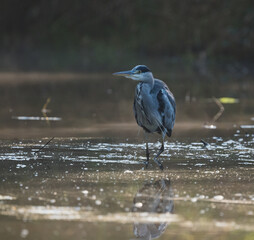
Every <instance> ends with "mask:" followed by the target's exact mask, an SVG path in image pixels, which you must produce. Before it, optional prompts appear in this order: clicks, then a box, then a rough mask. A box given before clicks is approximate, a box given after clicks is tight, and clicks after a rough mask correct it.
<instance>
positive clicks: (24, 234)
mask: <svg viewBox="0 0 254 240" xmlns="http://www.w3.org/2000/svg"><path fill="white" fill-rule="evenodd" d="M28 234H29V231H28V230H27V229H22V230H21V233H20V237H22V238H26V237H27V235H28Z"/></svg>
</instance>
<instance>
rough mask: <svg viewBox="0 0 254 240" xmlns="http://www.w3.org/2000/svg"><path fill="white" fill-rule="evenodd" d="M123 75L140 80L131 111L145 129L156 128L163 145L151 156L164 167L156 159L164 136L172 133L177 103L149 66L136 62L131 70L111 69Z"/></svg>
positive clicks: (147, 154) (161, 167) (153, 130)
mask: <svg viewBox="0 0 254 240" xmlns="http://www.w3.org/2000/svg"><path fill="white" fill-rule="evenodd" d="M113 75H116V76H124V77H126V78H130V79H133V80H136V81H139V83H138V84H137V86H136V91H135V97H134V104H133V111H134V114H135V119H136V121H137V124H138V125H139V126H140V127H142V128H143V129H144V130H145V132H147V133H154V132H157V133H159V134H161V135H162V145H161V148H160V150H159V152H158V153H157V155H156V156H155V157H154V159H153V160H154V161H155V162H156V163H157V164H158V166H159V167H160V169H161V170H163V165H162V163H161V162H160V161H159V160H158V157H159V156H160V154H161V153H162V152H163V151H164V138H165V136H166V135H167V136H169V137H170V136H171V134H172V130H173V127H174V124H175V114H176V103H175V98H174V96H173V94H172V93H171V92H170V90H169V88H168V86H167V85H166V83H164V82H163V81H161V80H159V79H156V78H154V77H153V74H152V72H151V71H150V69H149V68H148V67H147V66H145V65H138V66H136V67H134V68H133V69H132V70H129V71H123V72H116V73H113ZM146 158H147V160H146V162H145V165H146V168H147V167H148V164H149V148H148V142H147V141H146Z"/></svg>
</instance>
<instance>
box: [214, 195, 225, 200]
mask: <svg viewBox="0 0 254 240" xmlns="http://www.w3.org/2000/svg"><path fill="white" fill-rule="evenodd" d="M213 199H214V200H218V201H221V200H223V199H224V197H223V196H222V195H216V196H214V197H213Z"/></svg>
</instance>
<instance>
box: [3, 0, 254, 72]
mask: <svg viewBox="0 0 254 240" xmlns="http://www.w3.org/2000/svg"><path fill="white" fill-rule="evenodd" d="M1 5H2V6H1V7H0V11H1V12H0V22H1V24H2V27H1V29H2V31H1V38H0V39H1V40H0V43H1V48H0V67H2V68H3V67H8V64H9V66H10V67H13V61H14V62H15V61H16V66H17V67H19V66H23V68H25V69H26V68H30V67H31V66H35V67H36V66H37V67H40V68H42V69H43V68H50V69H56V68H60V69H61V68H64V67H65V66H66V65H71V67H70V68H72V69H75V68H77V69H80V68H82V67H84V66H85V67H87V68H88V69H89V68H91V66H93V65H94V64H102V63H103V64H111V65H112V66H115V65H116V64H117V63H119V59H117V57H120V60H122V59H125V58H127V59H129V60H130V59H131V60H135V59H137V58H139V57H140V56H142V57H146V58H153V57H171V58H172V57H177V56H180V57H184V58H186V57H187V58H189V57H191V58H198V57H199V55H200V54H202V53H205V54H206V56H207V57H209V58H218V57H222V58H228V59H234V60H240V61H252V60H253V57H254V48H253V47H252V43H253V42H254V30H253V29H254V5H253V2H252V1H251V0H243V1H241V2H239V1H237V0H231V1H220V0H207V1H201V0H183V1H178V0H170V1H168V0H158V1H152V0H137V1H127V0H111V1H106V0H93V1H92V0H87V1H82V0H73V1H67V0H61V1H60V0H51V1H45V0H39V1H32V0H25V1H20V0H13V1H5V2H4V3H3V2H2V3H1ZM91 61H92V63H91ZM191 61H192V60H191ZM89 62H90V63H89ZM14 65H15V64H14Z"/></svg>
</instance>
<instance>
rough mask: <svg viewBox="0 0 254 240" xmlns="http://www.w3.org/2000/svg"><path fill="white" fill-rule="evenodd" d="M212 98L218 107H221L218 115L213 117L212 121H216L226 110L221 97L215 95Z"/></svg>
mask: <svg viewBox="0 0 254 240" xmlns="http://www.w3.org/2000/svg"><path fill="white" fill-rule="evenodd" d="M212 99H213V101H214V102H215V103H216V104H217V105H218V107H219V108H220V110H219V112H217V113H216V115H215V116H214V117H213V120H212V122H213V123H214V122H216V121H217V120H218V119H219V118H220V117H221V115H222V113H223V112H224V106H223V105H222V104H221V102H220V101H219V99H217V98H215V97H213V98H212Z"/></svg>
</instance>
